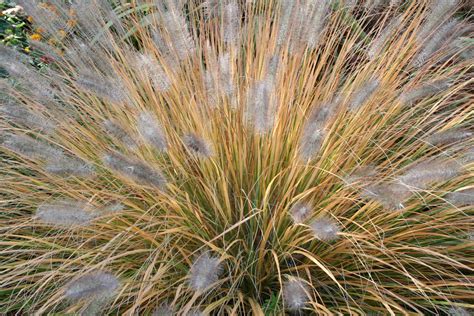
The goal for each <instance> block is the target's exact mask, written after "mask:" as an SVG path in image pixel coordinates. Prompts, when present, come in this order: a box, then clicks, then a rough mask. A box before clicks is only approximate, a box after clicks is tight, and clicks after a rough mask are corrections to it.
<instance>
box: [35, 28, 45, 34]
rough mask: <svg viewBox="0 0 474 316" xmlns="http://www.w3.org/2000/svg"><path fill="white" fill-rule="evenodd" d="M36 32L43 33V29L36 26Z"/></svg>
mask: <svg viewBox="0 0 474 316" xmlns="http://www.w3.org/2000/svg"><path fill="white" fill-rule="evenodd" d="M36 33H38V34H43V33H44V29H43V28H41V27H38V28H37V29H36Z"/></svg>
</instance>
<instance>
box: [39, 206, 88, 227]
mask: <svg viewBox="0 0 474 316" xmlns="http://www.w3.org/2000/svg"><path fill="white" fill-rule="evenodd" d="M96 216H97V214H96V213H95V212H94V211H92V210H90V206H89V205H88V204H87V202H83V201H75V200H71V199H62V200H56V201H54V202H51V203H46V204H42V205H40V206H39V207H38V208H37V210H36V217H37V218H38V219H39V220H41V221H42V222H44V223H47V224H50V225H53V226H58V227H63V228H73V227H78V226H87V225H90V224H91V222H92V220H93V219H94V218H95V217H96Z"/></svg>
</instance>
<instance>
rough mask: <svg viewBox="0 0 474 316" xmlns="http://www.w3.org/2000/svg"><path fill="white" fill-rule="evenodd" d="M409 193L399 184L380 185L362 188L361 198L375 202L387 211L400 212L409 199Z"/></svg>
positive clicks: (406, 188) (404, 186) (407, 189)
mask: <svg viewBox="0 0 474 316" xmlns="http://www.w3.org/2000/svg"><path fill="white" fill-rule="evenodd" d="M411 193H412V192H411V191H410V190H409V188H408V187H407V186H406V185H402V184H400V183H381V184H373V185H369V186H367V187H365V188H363V189H362V192H361V196H362V197H363V198H366V199H370V200H374V201H377V202H378V203H380V204H382V206H383V207H384V208H386V209H388V210H400V209H403V208H404V205H403V202H405V200H407V199H408V198H409V197H410V195H411Z"/></svg>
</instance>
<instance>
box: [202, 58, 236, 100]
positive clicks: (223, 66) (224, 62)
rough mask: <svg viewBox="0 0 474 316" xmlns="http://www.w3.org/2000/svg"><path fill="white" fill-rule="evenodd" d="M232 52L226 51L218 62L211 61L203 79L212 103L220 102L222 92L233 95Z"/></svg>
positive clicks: (228, 95)
mask: <svg viewBox="0 0 474 316" xmlns="http://www.w3.org/2000/svg"><path fill="white" fill-rule="evenodd" d="M231 63H232V62H231V60H230V54H229V53H225V54H222V55H220V56H219V57H218V60H217V64H215V63H214V62H211V63H210V64H209V68H208V69H207V70H206V72H205V73H204V76H203V79H204V83H205V85H206V90H207V95H208V97H209V99H210V100H211V103H212V104H214V103H217V102H218V99H219V98H218V96H219V94H220V93H222V94H224V95H225V96H227V97H230V96H232V94H233V93H234V90H235V87H234V83H233V78H232V72H231Z"/></svg>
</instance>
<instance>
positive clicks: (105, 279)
mask: <svg viewBox="0 0 474 316" xmlns="http://www.w3.org/2000/svg"><path fill="white" fill-rule="evenodd" d="M119 287H120V282H119V280H118V279H117V278H116V277H115V276H114V275H113V274H111V273H109V272H104V271H94V272H89V273H87V274H84V275H83V276H81V277H79V278H78V279H76V280H73V281H72V282H70V283H69V284H67V285H66V289H65V296H66V298H67V299H69V300H71V301H79V300H88V299H93V300H103V299H107V298H111V297H113V296H114V295H115V293H116V291H117V290H118V289H119Z"/></svg>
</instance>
